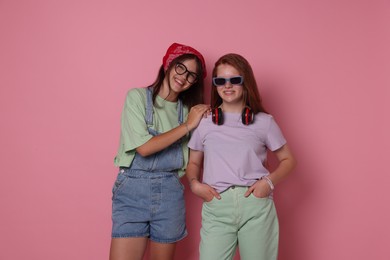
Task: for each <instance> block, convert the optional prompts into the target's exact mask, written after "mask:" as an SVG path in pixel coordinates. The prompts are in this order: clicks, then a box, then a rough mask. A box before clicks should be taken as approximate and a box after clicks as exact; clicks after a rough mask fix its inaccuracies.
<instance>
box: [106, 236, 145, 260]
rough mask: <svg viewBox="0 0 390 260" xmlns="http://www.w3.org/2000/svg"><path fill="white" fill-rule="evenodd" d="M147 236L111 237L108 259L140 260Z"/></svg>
mask: <svg viewBox="0 0 390 260" xmlns="http://www.w3.org/2000/svg"><path fill="white" fill-rule="evenodd" d="M147 241H148V240H147V238H113V239H112V240H111V248H110V260H142V258H143V255H144V253H145V250H146V245H147Z"/></svg>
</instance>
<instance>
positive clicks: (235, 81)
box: [213, 76, 244, 87]
mask: <svg viewBox="0 0 390 260" xmlns="http://www.w3.org/2000/svg"><path fill="white" fill-rule="evenodd" d="M227 82H230V84H232V85H241V84H242V83H243V82H244V77H242V76H236V77H231V78H222V77H214V78H213V84H214V85H215V86H218V87H219V86H224V85H225V84H226V83H227Z"/></svg>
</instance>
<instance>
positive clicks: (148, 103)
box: [145, 87, 183, 126]
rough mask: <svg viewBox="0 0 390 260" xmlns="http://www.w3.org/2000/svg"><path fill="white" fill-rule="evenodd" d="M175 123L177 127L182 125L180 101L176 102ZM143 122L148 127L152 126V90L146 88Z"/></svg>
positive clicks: (181, 105)
mask: <svg viewBox="0 0 390 260" xmlns="http://www.w3.org/2000/svg"><path fill="white" fill-rule="evenodd" d="M177 115H178V118H177V121H178V122H179V125H181V124H183V102H182V101H181V99H178V101H177ZM145 122H146V124H147V125H148V126H152V125H153V88H152V87H148V88H147V90H146V114H145Z"/></svg>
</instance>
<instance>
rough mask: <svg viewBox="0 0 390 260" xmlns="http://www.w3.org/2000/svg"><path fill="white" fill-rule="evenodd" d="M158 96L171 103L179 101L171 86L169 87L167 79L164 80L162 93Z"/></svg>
mask: <svg viewBox="0 0 390 260" xmlns="http://www.w3.org/2000/svg"><path fill="white" fill-rule="evenodd" d="M158 95H159V96H160V97H161V98H162V99H164V100H166V101H170V102H176V101H177V99H178V95H177V94H176V93H175V92H174V91H172V90H171V86H170V85H169V81H168V80H166V78H165V79H164V81H163V83H162V86H161V88H160V91H159V92H158Z"/></svg>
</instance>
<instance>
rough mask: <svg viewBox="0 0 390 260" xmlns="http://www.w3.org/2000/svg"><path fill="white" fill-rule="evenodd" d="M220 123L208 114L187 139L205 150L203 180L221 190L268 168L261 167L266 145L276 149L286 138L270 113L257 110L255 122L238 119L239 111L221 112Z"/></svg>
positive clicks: (253, 179)
mask: <svg viewBox="0 0 390 260" xmlns="http://www.w3.org/2000/svg"><path fill="white" fill-rule="evenodd" d="M223 116H224V123H223V125H216V124H214V123H213V122H212V121H211V116H209V117H207V118H204V119H202V120H201V122H200V124H199V126H198V127H197V128H196V129H195V130H194V132H193V134H192V137H191V139H190V141H189V143H188V147H189V148H191V149H192V150H197V151H202V152H204V169H203V182H204V183H207V184H208V185H210V186H212V187H213V188H214V189H216V190H217V191H218V192H222V191H224V190H226V189H227V188H229V187H230V186H232V185H239V186H251V185H252V184H253V183H255V182H256V181H257V180H258V179H260V178H261V177H262V176H265V175H268V174H269V171H268V170H267V169H266V168H265V167H264V165H263V164H264V162H265V160H266V158H267V149H269V150H271V151H275V150H277V149H279V148H281V147H282V146H283V145H284V144H286V140H285V138H284V136H283V134H282V132H281V130H280V128H279V126H278V125H277V124H276V122H275V120H274V119H273V117H272V116H271V115H269V114H265V113H258V114H256V116H255V120H254V123H253V124H251V125H249V126H246V125H243V124H242V123H241V114H238V113H224V114H223Z"/></svg>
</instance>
